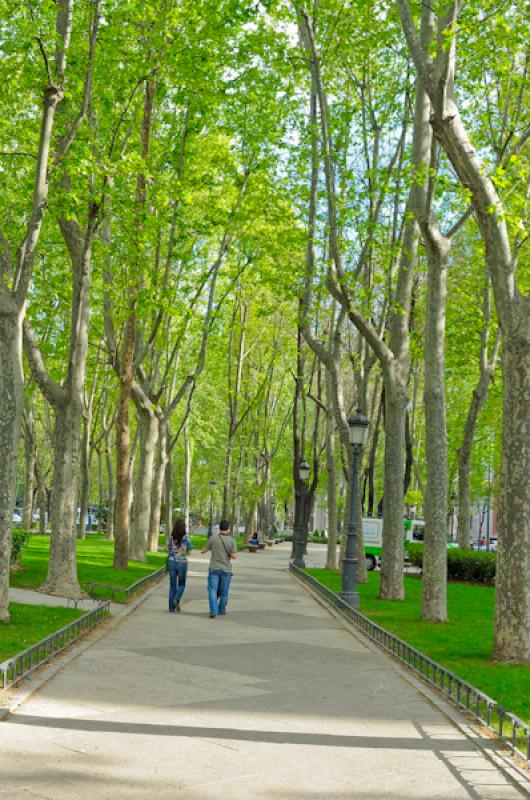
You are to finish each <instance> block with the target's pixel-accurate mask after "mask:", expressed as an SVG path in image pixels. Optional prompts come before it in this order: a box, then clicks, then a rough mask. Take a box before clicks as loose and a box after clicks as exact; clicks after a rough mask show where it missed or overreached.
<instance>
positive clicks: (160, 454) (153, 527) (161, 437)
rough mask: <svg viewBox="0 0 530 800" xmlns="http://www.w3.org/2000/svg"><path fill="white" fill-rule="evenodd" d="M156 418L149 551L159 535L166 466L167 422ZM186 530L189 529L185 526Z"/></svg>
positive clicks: (155, 547)
mask: <svg viewBox="0 0 530 800" xmlns="http://www.w3.org/2000/svg"><path fill="white" fill-rule="evenodd" d="M157 420H158V449H157V458H156V468H155V472H154V476H153V488H152V494H151V522H150V528H149V542H148V549H149V552H151V553H156V552H157V550H158V540H159V537H160V520H161V512H162V497H163V494H164V481H165V477H166V466H167V463H168V461H169V457H168V449H167V448H168V443H169V442H168V439H169V435H168V429H167V423H166V422H165V420H164V419H163V418H160V417H159V416H158V415H157ZM186 530H189V529H188V528H186Z"/></svg>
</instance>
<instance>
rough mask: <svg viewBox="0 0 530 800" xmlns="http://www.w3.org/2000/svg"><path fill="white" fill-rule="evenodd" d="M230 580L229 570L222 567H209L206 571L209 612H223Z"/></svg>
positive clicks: (224, 611)
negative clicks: (226, 570) (225, 570)
mask: <svg viewBox="0 0 530 800" xmlns="http://www.w3.org/2000/svg"><path fill="white" fill-rule="evenodd" d="M231 580H232V573H231V572H223V570H222V569H211V570H210V571H209V572H208V603H209V604H210V614H218V613H219V614H225V613H226V604H227V603H228V590H229V589H230V581H231Z"/></svg>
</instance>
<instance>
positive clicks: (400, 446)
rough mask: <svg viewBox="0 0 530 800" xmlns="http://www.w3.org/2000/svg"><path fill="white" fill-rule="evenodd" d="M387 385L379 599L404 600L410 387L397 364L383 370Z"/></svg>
mask: <svg viewBox="0 0 530 800" xmlns="http://www.w3.org/2000/svg"><path fill="white" fill-rule="evenodd" d="M383 378H384V385H385V476H384V488H383V495H384V498H385V502H384V504H383V555H382V559H381V591H380V596H381V598H383V599H386V600H403V598H404V597H405V588H404V583H403V559H404V549H403V475H404V471H405V414H406V410H407V400H408V397H407V386H406V379H405V378H404V375H403V371H402V370H401V369H400V366H399V365H398V364H397V363H392V364H391V365H389V366H386V367H385V368H384V370H383Z"/></svg>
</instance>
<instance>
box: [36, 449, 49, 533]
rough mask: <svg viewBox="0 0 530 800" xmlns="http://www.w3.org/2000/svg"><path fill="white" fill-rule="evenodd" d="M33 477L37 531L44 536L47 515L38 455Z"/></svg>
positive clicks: (44, 490)
mask: <svg viewBox="0 0 530 800" xmlns="http://www.w3.org/2000/svg"><path fill="white" fill-rule="evenodd" d="M35 479H36V481H37V495H38V498H39V533H40V534H41V535H42V536H44V534H45V533H46V520H47V516H48V508H47V500H46V483H45V481H44V475H43V474H42V469H41V466H40V463H39V459H38V457H37V458H36V460H35Z"/></svg>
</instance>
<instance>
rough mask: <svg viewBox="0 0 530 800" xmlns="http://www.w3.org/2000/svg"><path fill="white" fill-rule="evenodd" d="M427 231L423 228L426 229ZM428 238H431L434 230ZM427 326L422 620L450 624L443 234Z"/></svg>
mask: <svg viewBox="0 0 530 800" xmlns="http://www.w3.org/2000/svg"><path fill="white" fill-rule="evenodd" d="M422 229H423V226H422ZM429 233H431V234H432V233H433V231H432V229H431V231H430V232H429ZM429 233H428V232H426V236H425V240H426V249H427V254H428V255H427V260H428V277H427V314H426V320H425V347H424V357H425V366H424V369H425V388H424V393H423V398H424V406H425V457H426V465H427V491H426V493H425V499H424V510H425V540H424V547H423V570H422V572H423V579H422V610H421V615H422V619H424V620H428V621H430V622H446V621H447V588H446V587H447V512H448V509H447V500H448V467H447V428H446V419H445V306H446V283H447V259H448V255H449V247H450V244H449V242H448V240H447V239H445V238H444V237H442V236H441V235H440V234H438V235H437V236H436V235H435V239H434V241H433V240H430V238H429Z"/></svg>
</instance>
